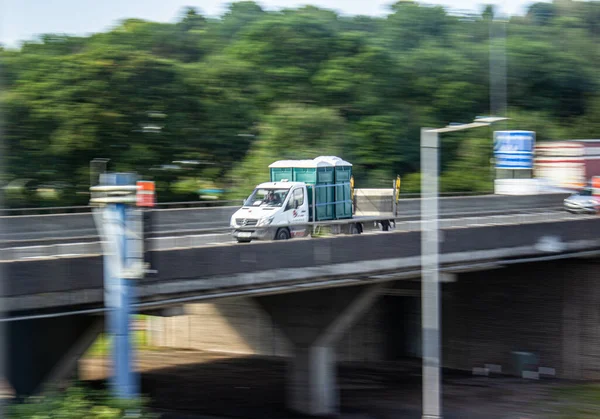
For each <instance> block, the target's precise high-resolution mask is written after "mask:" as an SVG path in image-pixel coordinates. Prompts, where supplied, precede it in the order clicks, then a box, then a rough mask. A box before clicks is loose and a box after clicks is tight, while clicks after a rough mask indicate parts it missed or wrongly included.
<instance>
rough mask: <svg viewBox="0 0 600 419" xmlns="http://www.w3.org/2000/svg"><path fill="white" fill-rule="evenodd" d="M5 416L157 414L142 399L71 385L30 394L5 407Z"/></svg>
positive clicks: (95, 418) (71, 418) (70, 418)
mask: <svg viewBox="0 0 600 419" xmlns="http://www.w3.org/2000/svg"><path fill="white" fill-rule="evenodd" d="M6 413H7V415H6V417H7V418H8V419H54V418H61V419H119V418H132V419H133V418H137V419H150V418H158V415H155V414H153V413H150V412H149V411H148V410H147V409H146V408H145V400H143V399H140V400H133V401H130V400H118V399H114V398H112V397H109V396H108V395H107V394H106V393H105V392H104V391H92V390H89V389H86V388H85V387H82V386H79V385H77V386H73V387H71V388H69V389H67V390H66V391H64V392H61V393H59V392H54V393H52V394H48V395H46V396H38V397H30V398H28V399H26V400H25V401H24V402H23V403H19V404H13V405H11V406H9V407H8V409H7V412H6Z"/></svg>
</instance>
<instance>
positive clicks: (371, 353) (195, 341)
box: [149, 298, 384, 361]
mask: <svg viewBox="0 0 600 419" xmlns="http://www.w3.org/2000/svg"><path fill="white" fill-rule="evenodd" d="M186 312H187V313H189V314H187V315H185V316H177V317H152V318H151V321H150V324H149V328H150V343H151V344H152V345H155V346H163V347H173V348H186V349H198V350H205V351H217V352H229V353H233V354H246V355H265V356H290V355H291V349H292V348H291V346H290V343H289V342H288V341H287V338H286V337H285V336H284V335H283V334H282V333H281V332H280V331H279V330H278V328H277V327H276V326H275V325H274V324H273V322H272V321H271V319H270V317H269V315H268V314H267V313H266V312H265V311H264V310H263V309H262V308H261V307H260V306H259V305H258V304H257V303H256V301H255V300H254V299H253V298H232V299H225V300H218V301H215V302H211V303H202V304H191V305H188V306H187V307H186ZM381 322H382V311H381V305H379V304H375V305H374V307H372V308H371V309H370V310H369V311H368V312H367V314H366V315H365V316H363V317H362V318H361V319H360V320H359V321H358V322H357V323H356V324H355V325H354V327H352V328H351V329H350V330H349V331H348V332H347V333H345V334H344V336H343V338H342V339H341V341H340V342H339V344H338V359H339V360H340V361H374V360H379V359H381V358H382V356H383V355H382V354H383V351H384V345H383V340H384V333H383V330H382V328H381V327H380V324H381Z"/></svg>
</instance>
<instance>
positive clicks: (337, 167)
mask: <svg viewBox="0 0 600 419" xmlns="http://www.w3.org/2000/svg"><path fill="white" fill-rule="evenodd" d="M315 161H317V162H324V163H327V164H330V165H331V166H333V169H334V177H333V183H335V185H336V186H335V193H334V202H335V204H334V211H335V215H334V216H335V218H336V219H344V218H352V196H351V192H350V190H351V186H350V178H351V177H352V164H351V163H348V162H347V161H345V160H343V159H341V158H339V157H336V156H319V157H317V158H315Z"/></svg>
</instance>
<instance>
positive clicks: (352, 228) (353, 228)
mask: <svg viewBox="0 0 600 419" xmlns="http://www.w3.org/2000/svg"><path fill="white" fill-rule="evenodd" d="M360 230H361V228H360V226H359V225H358V224H351V225H350V234H360Z"/></svg>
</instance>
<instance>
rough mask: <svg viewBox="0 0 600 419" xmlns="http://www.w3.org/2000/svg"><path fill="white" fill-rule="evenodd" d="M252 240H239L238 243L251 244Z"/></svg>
mask: <svg viewBox="0 0 600 419" xmlns="http://www.w3.org/2000/svg"><path fill="white" fill-rule="evenodd" d="M251 241H252V239H237V242H238V243H250V242H251Z"/></svg>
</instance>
